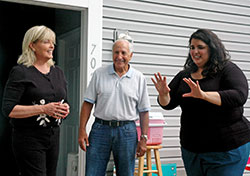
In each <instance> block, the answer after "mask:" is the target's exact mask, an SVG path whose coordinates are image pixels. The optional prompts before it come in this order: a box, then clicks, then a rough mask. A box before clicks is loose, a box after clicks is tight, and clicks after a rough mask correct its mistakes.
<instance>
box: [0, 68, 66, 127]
mask: <svg viewBox="0 0 250 176" xmlns="http://www.w3.org/2000/svg"><path fill="white" fill-rule="evenodd" d="M62 100H64V102H67V83H66V79H65V77H64V74H63V71H62V70H61V69H60V68H59V67H57V66H51V67H50V72H49V73H48V74H43V73H41V72H40V71H38V70H37V69H36V68H35V67H34V66H31V67H26V66H24V65H17V66H14V67H13V68H12V70H11V72H10V75H9V79H8V81H7V83H6V86H5V90H4V95H3V104H2V110H3V113H4V115H5V116H6V117H8V116H9V114H10V112H11V111H12V109H13V108H14V106H16V105H42V104H47V103H50V102H58V101H62ZM10 122H11V124H12V125H13V127H14V128H37V127H51V126H58V125H59V124H60V123H61V120H57V119H55V118H52V117H50V116H48V115H46V114H40V115H38V116H33V117H28V118H10Z"/></svg>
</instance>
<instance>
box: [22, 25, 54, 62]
mask: <svg viewBox="0 0 250 176" xmlns="http://www.w3.org/2000/svg"><path fill="white" fill-rule="evenodd" d="M38 40H51V41H52V42H53V43H55V41H56V35H55V33H54V32H53V31H52V30H51V29H50V28H48V27H46V26H43V25H41V26H34V27H32V28H30V29H29V30H28V31H27V32H26V33H25V35H24V38H23V45H22V54H21V55H20V56H19V58H18V60H17V63H18V64H23V65H25V66H27V67H30V66H32V65H33V64H34V63H35V61H36V56H35V54H34V52H33V51H32V49H31V48H30V46H29V45H30V44H31V43H34V42H36V41H38ZM47 64H48V65H49V66H54V61H53V60H52V58H51V59H50V60H48V62H47Z"/></svg>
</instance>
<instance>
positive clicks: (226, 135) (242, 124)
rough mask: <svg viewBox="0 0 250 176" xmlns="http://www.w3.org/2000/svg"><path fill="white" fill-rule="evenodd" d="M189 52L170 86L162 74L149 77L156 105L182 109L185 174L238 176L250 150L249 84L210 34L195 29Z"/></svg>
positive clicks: (181, 140) (242, 169)
mask: <svg viewBox="0 0 250 176" xmlns="http://www.w3.org/2000/svg"><path fill="white" fill-rule="evenodd" d="M189 47H190V49H189V54H188V57H187V60H186V63H185V65H184V70H182V71H180V72H179V73H178V74H177V75H176V76H175V77H174V78H173V80H172V81H171V82H170V84H169V85H167V82H166V77H162V76H161V74H160V73H157V74H155V79H154V78H152V81H153V83H154V85H155V87H156V89H157V91H158V93H159V96H158V103H159V105H160V106H161V107H162V108H163V109H166V110H171V109H174V108H176V107H177V106H180V107H181V110H182V113H181V131H180V142H181V150H182V158H183V161H184V166H185V169H186V172H187V175H188V176H241V175H242V174H243V172H244V168H245V166H246V163H247V160H248V157H249V148H250V143H249V142H250V123H249V121H248V120H247V119H246V118H245V117H244V116H243V110H244V109H243V105H244V104H245V103H246V101H247V98H248V91H249V90H248V83H247V79H246V77H245V75H244V74H243V72H242V71H241V69H240V68H239V67H238V66H237V65H236V64H234V63H233V62H231V61H230V60H229V58H230V57H229V54H228V53H227V51H226V49H225V47H224V45H223V44H222V42H221V40H220V39H219V38H218V37H217V35H216V34H215V33H213V32H212V31H210V30H208V29H198V30H197V31H196V32H194V33H193V34H192V35H191V37H190V39H189Z"/></svg>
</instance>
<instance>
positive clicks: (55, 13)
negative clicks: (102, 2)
mask: <svg viewBox="0 0 250 176" xmlns="http://www.w3.org/2000/svg"><path fill="white" fill-rule="evenodd" d="M80 21H81V12H80V11H73V10H65V9H55V8H48V7H41V6H33V5H26V4H19V3H11V2H0V107H2V94H3V89H4V85H5V83H6V81H7V79H8V75H9V72H10V69H11V68H12V67H13V66H14V65H16V61H17V59H18V57H19V55H20V54H21V52H22V40H23V37H24V34H25V32H26V31H27V30H28V29H29V28H30V27H32V26H35V25H45V26H48V27H49V28H51V29H52V30H54V31H55V33H56V35H57V36H59V35H62V34H64V33H67V32H69V31H72V30H74V29H76V28H80V24H81V23H80ZM56 48H57V47H56ZM57 55H58V53H57V49H55V52H54V60H55V61H56V63H57V61H58V58H57ZM0 152H1V153H0V163H1V165H0V167H1V170H0V172H1V173H0V175H3V176H17V175H18V168H17V165H16V163H15V160H14V156H13V153H12V150H11V126H10V125H9V122H8V118H7V117H4V116H3V114H2V111H1V112H0ZM62 163H65V162H62ZM63 167H65V168H63V169H64V170H65V169H66V166H63ZM9 168H10V169H9ZM65 172H66V171H65Z"/></svg>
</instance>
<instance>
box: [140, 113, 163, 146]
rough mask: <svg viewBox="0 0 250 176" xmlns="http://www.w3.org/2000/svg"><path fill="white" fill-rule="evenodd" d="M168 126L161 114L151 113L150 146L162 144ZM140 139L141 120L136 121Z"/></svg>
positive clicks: (148, 142)
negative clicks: (164, 130)
mask: <svg viewBox="0 0 250 176" xmlns="http://www.w3.org/2000/svg"><path fill="white" fill-rule="evenodd" d="M164 126H166V123H165V120H164V117H163V115H162V113H160V112H149V128H148V141H147V144H148V145H158V144H161V143H162V138H163V127H164ZM136 129H137V134H138V139H139V140H140V136H141V128H140V123H139V120H137V121H136Z"/></svg>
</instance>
